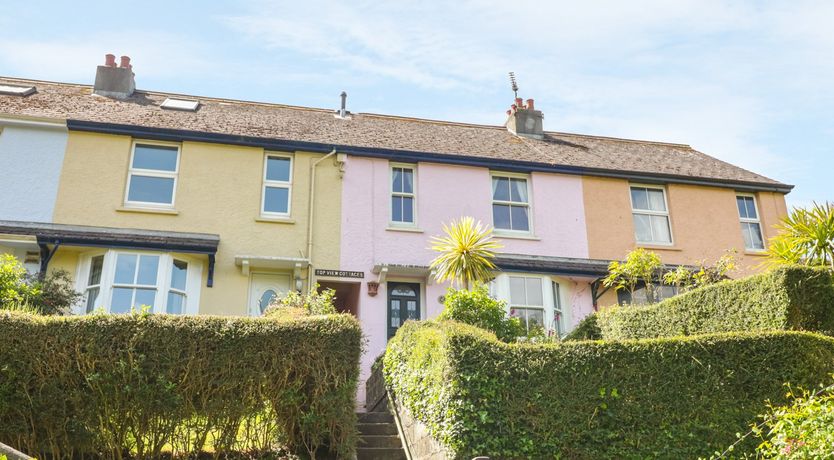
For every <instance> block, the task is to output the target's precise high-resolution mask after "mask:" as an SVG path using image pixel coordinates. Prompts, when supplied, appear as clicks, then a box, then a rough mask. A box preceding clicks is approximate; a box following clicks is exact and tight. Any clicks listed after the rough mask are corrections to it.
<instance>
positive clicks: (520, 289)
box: [510, 276, 545, 332]
mask: <svg viewBox="0 0 834 460" xmlns="http://www.w3.org/2000/svg"><path fill="white" fill-rule="evenodd" d="M510 316H512V317H515V318H519V319H520V320H521V324H522V325H524V327H525V329H526V330H527V332H530V330H531V329H535V328H537V327H538V328H543V327H544V316H545V315H544V296H543V295H542V279H541V278H534V277H526V276H511V277H510Z"/></svg>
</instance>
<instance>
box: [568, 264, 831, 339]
mask: <svg viewBox="0 0 834 460" xmlns="http://www.w3.org/2000/svg"><path fill="white" fill-rule="evenodd" d="M595 316H596V317H595V319H593V320H589V321H588V322H587V323H586V324H583V326H584V327H583V328H581V329H580V330H578V331H576V333H574V334H572V335H571V336H570V338H572V339H596V338H603V339H606V340H620V339H629V338H653V337H670V336H681V335H697V334H710V333H718V332H732V331H765V330H802V331H814V332H821V333H824V334H828V335H832V334H833V333H834V280H832V274H831V273H830V272H828V271H826V270H824V269H818V268H809V267H801V266H788V267H782V268H778V269H775V270H773V271H769V272H767V273H762V274H758V275H753V276H750V277H747V278H743V279H738V280H728V281H723V282H721V283H718V284H714V285H711V286H706V287H703V288H699V289H695V290H692V291H690V292H687V293H684V294H681V295H678V296H675V297H672V298H670V299H666V300H664V301H662V302H659V303H657V304H654V305H649V306H624V307H613V308H610V309H607V310H603V311H600V312H599V313H597V314H596V315H595ZM594 321H595V322H596V324H597V328H598V329H595V328H594V327H593V324H592V323H593V322H594Z"/></svg>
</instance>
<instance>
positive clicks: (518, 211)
mask: <svg viewBox="0 0 834 460" xmlns="http://www.w3.org/2000/svg"><path fill="white" fill-rule="evenodd" d="M491 177H492V225H493V227H495V229H496V230H497V231H498V232H499V233H500V232H510V233H531V231H530V228H531V227H532V225H531V222H530V188H529V176H525V175H521V174H511V173H492V175H491Z"/></svg>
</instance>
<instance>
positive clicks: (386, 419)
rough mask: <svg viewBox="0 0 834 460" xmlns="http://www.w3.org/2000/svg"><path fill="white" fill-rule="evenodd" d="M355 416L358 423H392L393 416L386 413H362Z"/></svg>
mask: <svg viewBox="0 0 834 460" xmlns="http://www.w3.org/2000/svg"><path fill="white" fill-rule="evenodd" d="M356 415H357V417H358V418H359V423H394V416H393V415H391V414H390V413H388V412H362V413H359V414H356Z"/></svg>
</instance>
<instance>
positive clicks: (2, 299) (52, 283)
mask: <svg viewBox="0 0 834 460" xmlns="http://www.w3.org/2000/svg"><path fill="white" fill-rule="evenodd" d="M79 299H81V293H79V292H77V291H76V290H75V289H74V288H73V282H72V278H71V277H70V274H69V272H67V271H66V270H54V271H52V272H49V273H48V274H47V275H46V276H45V277H44V278H43V279H41V278H40V277H39V276H38V275H37V274H29V273H27V272H26V268H24V267H23V264H21V263H20V261H19V260H17V258H16V257H14V256H13V255H11V254H0V309H3V310H17V311H28V312H35V313H41V314H44V315H63V314H66V313H69V311H70V308H71V307H72V306H73V305H75V304H76V303H77V302H78V300H79Z"/></svg>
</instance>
